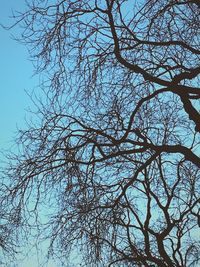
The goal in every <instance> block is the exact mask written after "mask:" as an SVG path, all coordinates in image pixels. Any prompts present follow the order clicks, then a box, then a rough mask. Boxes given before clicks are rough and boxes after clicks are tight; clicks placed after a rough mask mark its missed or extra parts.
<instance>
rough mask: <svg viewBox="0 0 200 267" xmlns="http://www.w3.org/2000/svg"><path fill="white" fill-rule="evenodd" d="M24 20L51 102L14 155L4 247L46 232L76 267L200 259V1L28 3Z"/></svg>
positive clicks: (25, 37) (6, 185)
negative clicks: (76, 260) (80, 265)
mask: <svg viewBox="0 0 200 267" xmlns="http://www.w3.org/2000/svg"><path fill="white" fill-rule="evenodd" d="M15 20H16V23H18V24H20V25H21V28H22V34H21V37H20V40H21V41H22V42H24V43H25V44H26V45H27V47H28V49H29V51H30V55H31V57H32V60H33V62H34V64H35V70H36V73H37V74H40V75H41V80H42V81H41V85H40V86H41V92H42V97H41V98H40V97H39V93H38V92H37V93H36V94H35V96H32V98H33V100H34V101H35V102H36V107H37V109H36V110H35V111H34V114H33V116H32V117H33V120H32V121H31V122H30V123H28V125H27V128H26V129H24V130H20V131H19V136H18V139H17V143H18V145H19V151H18V153H15V154H14V153H13V152H12V153H10V154H7V158H8V160H9V162H8V167H7V168H6V169H5V170H4V172H3V173H2V182H1V185H0V190H1V199H0V201H1V204H2V205H1V210H0V212H1V214H2V218H3V219H2V223H1V227H2V229H4V228H5V227H6V229H7V230H6V231H4V230H3V233H8V234H7V235H5V234H3V235H2V234H1V236H2V237H1V239H2V240H3V243H2V244H1V245H2V246H3V244H4V242H5V244H6V243H7V238H9V242H11V243H12V242H13V243H14V242H19V243H20V237H22V236H24V234H28V233H31V231H32V229H33V228H34V227H37V229H39V230H38V234H40V235H41V236H43V238H49V239H50V246H49V255H56V256H57V257H59V258H60V259H65V257H67V256H69V258H68V259H66V260H63V261H64V263H65V264H66V265H67V264H69V260H70V253H71V254H73V251H74V250H78V251H79V257H80V259H81V262H83V266H88V267H90V266H91V267H93V266H99V267H101V266H135V267H143V266H144V267H150V266H151V267H152V266H154V267H159V266H160V267H172V266H175V267H189V266H195V264H196V265H197V264H198V262H199V260H200V243H199V238H200V235H199V227H200V170H199V167H200V157H199V155H200V150H199V144H200V139H199V133H200V113H199V99H200V88H199V73H200V65H199V62H200V61H199V60H200V42H199V41H200V40H199V39H200V4H199V1H198V0H185V1H182V0H170V1H166V0H143V1H135V0H89V1H88V0H81V1H78V0H71V1H68V0H62V1H61V0H45V1H42V0H32V1H29V0H28V1H27V9H26V11H25V12H23V13H17V14H16V16H15ZM3 227H4V228H3ZM17 233H18V234H17ZM19 233H23V234H22V235H21V236H19ZM16 235H17V239H16ZM10 240H11V241H10ZM16 240H18V241H16ZM8 250H9V248H8ZM64 263H63V264H64ZM70 266H72V265H70Z"/></svg>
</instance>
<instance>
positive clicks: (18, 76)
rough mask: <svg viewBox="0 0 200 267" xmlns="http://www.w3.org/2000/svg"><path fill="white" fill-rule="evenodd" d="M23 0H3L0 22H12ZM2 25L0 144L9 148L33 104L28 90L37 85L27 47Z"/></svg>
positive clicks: (0, 32)
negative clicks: (18, 41) (29, 107)
mask: <svg viewBox="0 0 200 267" xmlns="http://www.w3.org/2000/svg"><path fill="white" fill-rule="evenodd" d="M23 2H24V1H23V0H17V1H16V0H7V1H2V3H1V9H0V22H1V23H4V24H9V23H10V22H11V19H9V15H11V14H12V12H11V10H12V9H13V10H16V9H22V10H23V9H24V5H23ZM17 30H18V29H17V28H16V29H14V30H12V31H11V32H8V31H5V30H4V29H2V28H0V40H1V41H0V114H1V116H0V125H1V130H0V146H1V148H5V149H6V148H8V147H9V146H10V145H11V142H10V141H11V139H12V138H13V137H14V135H15V132H16V125H19V126H22V125H23V121H24V117H25V109H26V108H27V107H28V106H29V105H30V104H31V101H30V100H29V99H28V96H27V94H26V93H25V90H30V89H31V88H34V87H35V86H36V80H37V79H36V78H34V79H31V76H32V74H33V67H32V64H31V62H30V61H28V53H27V51H26V48H25V47H24V46H23V45H21V44H19V43H17V42H16V41H15V40H12V39H11V33H13V34H17Z"/></svg>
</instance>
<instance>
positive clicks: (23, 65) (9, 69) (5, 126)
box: [0, 0, 60, 267]
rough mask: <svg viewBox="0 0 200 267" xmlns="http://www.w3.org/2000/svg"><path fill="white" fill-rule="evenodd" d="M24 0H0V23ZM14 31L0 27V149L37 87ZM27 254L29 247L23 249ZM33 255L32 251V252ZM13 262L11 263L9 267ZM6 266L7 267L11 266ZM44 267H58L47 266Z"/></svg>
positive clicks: (31, 261) (30, 260) (26, 266)
mask: <svg viewBox="0 0 200 267" xmlns="http://www.w3.org/2000/svg"><path fill="white" fill-rule="evenodd" d="M24 2H25V1H24V0H17V1H16V0H7V1H2V3H1V9H0V23H1V24H4V25H9V24H10V23H11V19H9V16H11V14H12V9H13V10H23V9H24ZM17 32H18V28H15V29H13V30H12V31H6V30H4V29H3V28H2V27H0V114H1V115H0V125H1V128H0V129H1V130H0V150H6V149H9V148H10V147H13V146H14V141H13V140H14V137H15V135H16V132H17V126H19V127H22V128H23V126H24V125H25V123H24V122H25V120H24V119H25V117H26V109H28V107H29V106H31V105H32V104H31V101H30V99H29V97H28V96H27V94H26V92H25V91H29V92H31V91H32V89H34V88H35V87H36V86H37V84H38V78H37V77H33V78H32V75H33V66H32V63H31V62H30V61H29V60H28V57H29V56H28V53H27V50H26V48H25V46H23V45H22V44H19V43H17V42H16V41H15V40H13V39H12V37H11V34H15V35H16V36H17ZM0 161H2V158H0ZM24 249H25V251H29V248H24ZM33 254H34V249H33ZM14 264H16V263H13V266H14ZM13 266H9V267H13ZM18 266H19V267H39V266H38V263H37V258H36V257H35V256H30V257H27V258H26V259H25V260H23V261H19V263H18ZM47 267H60V266H58V265H55V264H53V263H51V262H50V263H49V264H48V265H47Z"/></svg>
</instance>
